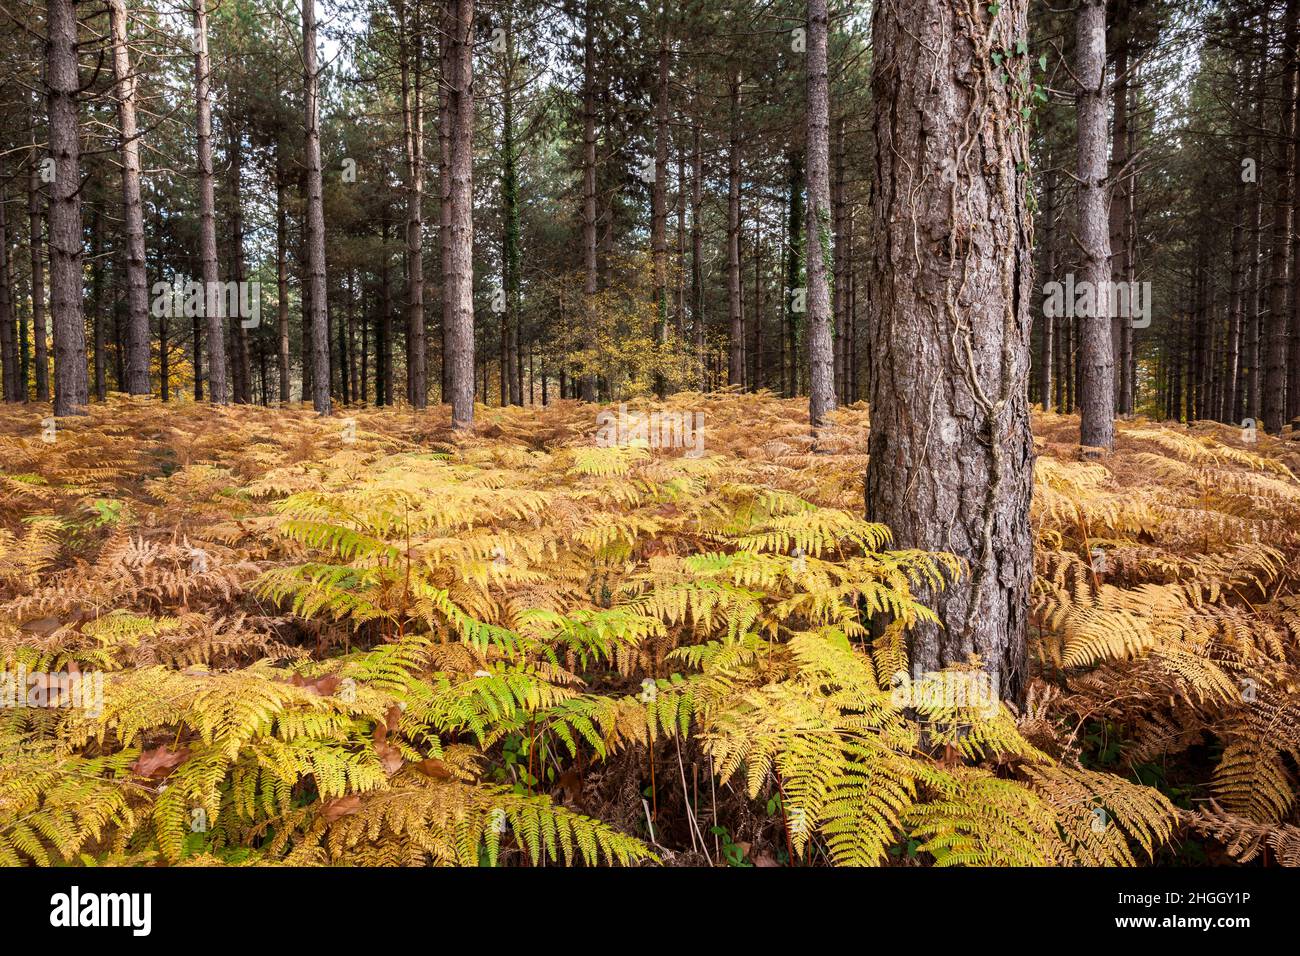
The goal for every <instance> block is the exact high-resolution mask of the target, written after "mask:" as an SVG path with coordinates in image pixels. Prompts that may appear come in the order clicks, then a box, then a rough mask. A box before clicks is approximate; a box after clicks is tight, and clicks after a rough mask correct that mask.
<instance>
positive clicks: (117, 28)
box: [109, 0, 152, 395]
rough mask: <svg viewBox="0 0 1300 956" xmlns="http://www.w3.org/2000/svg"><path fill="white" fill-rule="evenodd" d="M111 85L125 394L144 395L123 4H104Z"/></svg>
mask: <svg viewBox="0 0 1300 956" xmlns="http://www.w3.org/2000/svg"><path fill="white" fill-rule="evenodd" d="M109 24H110V27H111V30H112V36H113V81H114V84H115V86H116V90H115V96H116V99H117V125H118V129H119V131H120V133H121V136H122V145H121V155H122V219H123V223H122V227H123V232H124V233H125V234H126V390H127V392H129V393H130V394H132V395H148V394H150V393H151V392H152V388H151V387H150V385H149V294H148V278H147V276H146V275H145V252H144V208H143V206H142V205H141V202H140V140H139V135H140V133H139V129H138V127H137V125H136V118H135V86H136V80H135V74H134V73H132V72H131V57H130V53H129V50H128V47H127V42H128V41H127V27H126V0H109Z"/></svg>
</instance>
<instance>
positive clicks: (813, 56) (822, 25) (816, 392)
mask: <svg viewBox="0 0 1300 956" xmlns="http://www.w3.org/2000/svg"><path fill="white" fill-rule="evenodd" d="M827 20H828V15H827V12H826V0H808V35H807V40H808V53H807V58H808V145H807V149H808V227H807V230H806V231H807V234H808V396H809V397H808V416H809V419H810V420H811V421H812V424H813V425H814V426H817V425H821V424H822V423H823V422H824V421H825V418H826V415H827V413H828V412H831V411H833V410H834V409H835V372H834V362H835V353H834V346H833V345H832V340H831V295H830V285H829V283H828V281H827V270H828V269H829V267H830V255H831V195H830V192H831V190H830V168H829V167H830V90H829V86H828V81H827V77H826V29H827Z"/></svg>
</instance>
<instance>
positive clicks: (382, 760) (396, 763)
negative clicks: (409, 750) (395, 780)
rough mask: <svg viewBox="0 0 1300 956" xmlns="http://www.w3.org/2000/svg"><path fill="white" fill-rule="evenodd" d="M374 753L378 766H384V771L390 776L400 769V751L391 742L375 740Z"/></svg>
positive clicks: (401, 762)
mask: <svg viewBox="0 0 1300 956" xmlns="http://www.w3.org/2000/svg"><path fill="white" fill-rule="evenodd" d="M375 753H376V754H378V756H379V766H381V767H383V768H384V773H386V774H388V775H389V776H390V777H391V776H392V775H393V774H395V773H397V771H399V770H401V769H402V764H403V762H404V761H403V760H402V752H401V751H400V750H398V749H397V748H396V747H394V746H393V745H392V744H386V743H384V742H383V741H376V742H375Z"/></svg>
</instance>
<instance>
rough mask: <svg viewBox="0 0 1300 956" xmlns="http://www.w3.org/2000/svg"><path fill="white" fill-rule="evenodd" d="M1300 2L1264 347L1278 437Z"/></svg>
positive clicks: (1282, 130) (1285, 75) (1267, 425)
mask: <svg viewBox="0 0 1300 956" xmlns="http://www.w3.org/2000/svg"><path fill="white" fill-rule="evenodd" d="M1298 10H1300V0H1287V4H1286V27H1285V29H1286V35H1285V38H1284V41H1283V43H1284V47H1283V67H1282V113H1281V125H1280V126H1279V128H1278V139H1279V143H1278V150H1277V156H1278V162H1277V182H1276V184H1275V187H1274V188H1275V190H1276V191H1275V193H1274V198H1273V256H1272V260H1273V261H1272V265H1271V273H1272V283H1273V284H1272V294H1271V296H1270V299H1269V310H1268V329H1267V342H1266V344H1265V347H1264V388H1263V394H1262V395H1261V400H1262V402H1263V405H1264V410H1263V411H1264V430H1265V431H1267V432H1269V433H1270V434H1274V435H1276V434H1277V433H1278V432H1280V431H1281V430H1282V421H1283V416H1284V415H1285V413H1286V386H1287V370H1286V360H1287V334H1288V326H1289V322H1288V319H1289V314H1288V312H1287V286H1288V279H1289V275H1288V271H1287V266H1288V263H1289V260H1290V256H1291V219H1292V205H1293V202H1294V198H1295V197H1294V194H1293V193H1292V189H1293V187H1294V185H1295V165H1296V148H1295V112H1296V111H1295V93H1296V68H1297V65H1296V16H1297V12H1298Z"/></svg>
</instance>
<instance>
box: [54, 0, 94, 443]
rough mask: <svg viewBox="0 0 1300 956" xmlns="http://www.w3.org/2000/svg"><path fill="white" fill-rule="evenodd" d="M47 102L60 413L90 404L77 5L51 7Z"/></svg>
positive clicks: (69, 0) (64, 0)
mask: <svg viewBox="0 0 1300 956" xmlns="http://www.w3.org/2000/svg"><path fill="white" fill-rule="evenodd" d="M45 11H46V20H45V25H46V30H47V33H48V41H47V43H46V48H45V50H46V52H45V56H46V60H45V101H46V106H47V109H48V112H49V139H50V154H51V156H52V157H53V159H54V181H53V182H51V183H50V213H49V216H50V314H51V316H52V317H53V320H54V414H55V415H56V416H59V417H62V416H65V415H77V414H83V413H84V409H85V406H86V405H87V404H88V403H89V402H90V382H89V378H88V376H87V370H86V324H85V316H84V313H83V311H82V302H81V283H82V254H81V243H82V232H81V141H80V129H79V128H78V124H77V97H78V93H79V90H80V88H81V83H80V77H79V76H78V71H77V15H76V9H75V6H74V3H73V0H47V2H46V7H45Z"/></svg>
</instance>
